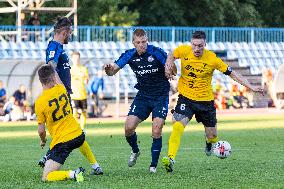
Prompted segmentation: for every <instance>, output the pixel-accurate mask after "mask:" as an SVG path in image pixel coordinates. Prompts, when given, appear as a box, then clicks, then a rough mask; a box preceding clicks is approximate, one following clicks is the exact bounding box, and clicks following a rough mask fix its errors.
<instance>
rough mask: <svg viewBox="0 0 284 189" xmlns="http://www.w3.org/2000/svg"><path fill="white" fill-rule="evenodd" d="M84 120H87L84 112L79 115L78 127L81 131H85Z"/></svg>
mask: <svg viewBox="0 0 284 189" xmlns="http://www.w3.org/2000/svg"><path fill="white" fill-rule="evenodd" d="M86 118H87V113H86V112H82V113H81V115H80V126H81V129H85V125H86Z"/></svg>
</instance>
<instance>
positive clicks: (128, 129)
mask: <svg viewBox="0 0 284 189" xmlns="http://www.w3.org/2000/svg"><path fill="white" fill-rule="evenodd" d="M134 132H135V127H133V126H130V125H125V136H130V135H132V134H133V133H134Z"/></svg>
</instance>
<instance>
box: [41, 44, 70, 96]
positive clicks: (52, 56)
mask: <svg viewBox="0 0 284 189" xmlns="http://www.w3.org/2000/svg"><path fill="white" fill-rule="evenodd" d="M50 60H53V61H54V62H55V64H56V71H57V73H58V75H59V78H60V79H61V81H62V83H63V84H64V86H65V88H66V90H67V92H68V93H69V94H72V89H71V74H70V69H71V67H70V64H69V58H68V56H67V54H66V52H65V51H64V50H63V45H62V44H61V43H59V42H57V41H50V42H49V44H48V46H47V49H46V63H48V61H50Z"/></svg>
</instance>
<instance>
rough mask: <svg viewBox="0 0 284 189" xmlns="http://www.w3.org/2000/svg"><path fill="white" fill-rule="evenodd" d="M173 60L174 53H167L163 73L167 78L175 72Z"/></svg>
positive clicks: (170, 77) (171, 76)
mask: <svg viewBox="0 0 284 189" xmlns="http://www.w3.org/2000/svg"><path fill="white" fill-rule="evenodd" d="M174 61H175V58H174V55H173V53H171V52H170V53H169V54H168V57H167V60H166V64H165V74H166V77H167V78H168V79H172V78H173V76H175V75H176V74H177V67H176V65H175V63H174Z"/></svg>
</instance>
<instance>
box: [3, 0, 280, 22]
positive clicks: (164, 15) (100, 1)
mask: <svg viewBox="0 0 284 189" xmlns="http://www.w3.org/2000/svg"><path fill="white" fill-rule="evenodd" d="M70 3H71V1H63V0H59V1H47V2H46V3H45V5H46V6H64V5H68V4H70ZM4 5H7V3H5V2H0V7H3V6H4ZM38 14H39V17H40V22H41V25H52V23H53V21H54V19H55V14H54V13H38ZM63 15H64V14H61V16H63ZM15 18H16V15H15V14H14V13H9V14H0V24H1V25H15V20H16V19H15ZM28 18H29V16H27V17H26V19H28ZM78 24H79V25H96V26H198V27H207V26H208V27H211V26H216V27H222V26H224V27H238V26H240V27H283V26H284V1H283V0H214V1H212V0H143V1H139V0H78Z"/></svg>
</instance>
